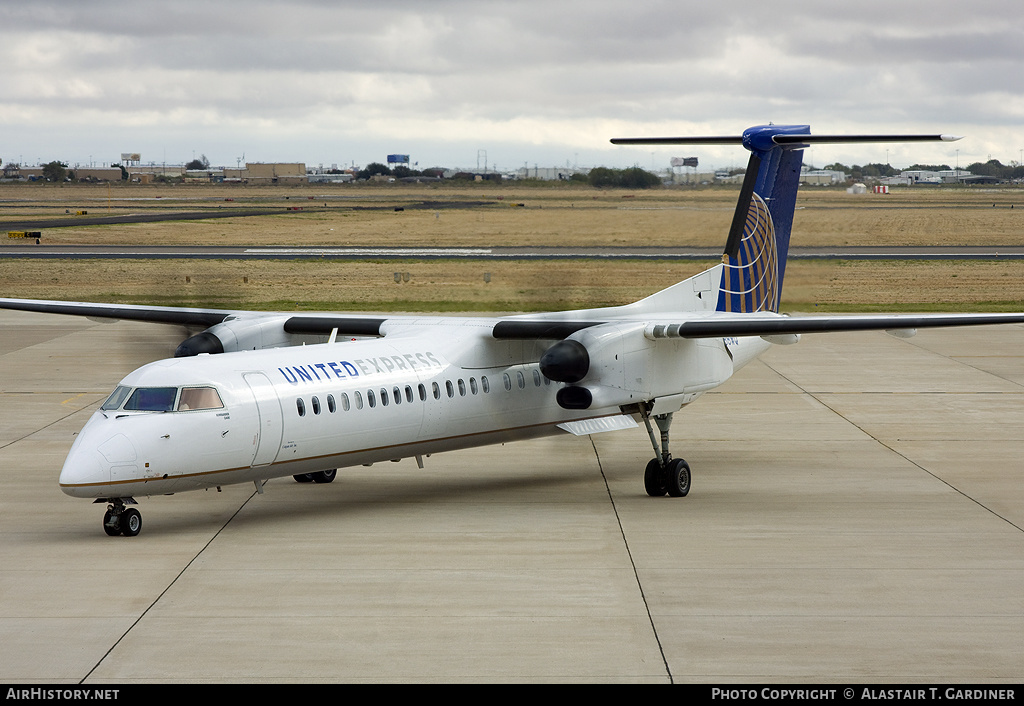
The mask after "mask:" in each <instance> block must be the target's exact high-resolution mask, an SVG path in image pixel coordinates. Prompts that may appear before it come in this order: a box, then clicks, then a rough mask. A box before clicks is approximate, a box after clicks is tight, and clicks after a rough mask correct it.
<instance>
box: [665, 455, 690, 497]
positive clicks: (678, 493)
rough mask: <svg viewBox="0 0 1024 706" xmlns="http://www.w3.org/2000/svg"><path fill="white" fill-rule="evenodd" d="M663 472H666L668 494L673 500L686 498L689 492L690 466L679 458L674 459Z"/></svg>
mask: <svg viewBox="0 0 1024 706" xmlns="http://www.w3.org/2000/svg"><path fill="white" fill-rule="evenodd" d="M665 470H666V471H668V479H667V480H668V494H669V495H671V496H672V497H673V498H682V497H686V494H687V493H689V492H690V465H689V464H688V463H686V461H684V460H683V459H681V458H674V459H672V460H671V461H670V462H669V464H668V467H667V468H666V469H665Z"/></svg>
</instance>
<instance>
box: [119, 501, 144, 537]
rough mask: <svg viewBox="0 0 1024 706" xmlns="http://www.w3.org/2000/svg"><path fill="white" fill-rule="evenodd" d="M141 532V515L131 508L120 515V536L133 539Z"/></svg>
mask: <svg viewBox="0 0 1024 706" xmlns="http://www.w3.org/2000/svg"><path fill="white" fill-rule="evenodd" d="M141 531H142V513H140V512H139V511H138V510H136V509H135V508H133V507H130V508H128V509H127V510H125V511H124V512H122V513H121V534H123V535H124V536H125V537H134V536H136V535H138V533H139V532H141Z"/></svg>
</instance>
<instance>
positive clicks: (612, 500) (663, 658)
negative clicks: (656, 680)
mask: <svg viewBox="0 0 1024 706" xmlns="http://www.w3.org/2000/svg"><path fill="white" fill-rule="evenodd" d="M589 439H590V447H591V448H592V449H594V459H595V460H596V461H597V468H598V470H599V471H600V472H601V480H603V481H604V489H605V492H607V493H608V501H609V503H610V504H611V507H612V512H613V513H615V522H616V523H617V524H618V525H619V533H620V534H621V535H622V545H623V547H624V548H625V550H626V556H628V557H629V565H630V567H632V569H633V577H634V578H635V579H636V587H637V589H638V590H639V591H640V599H641V600H642V601H643V602H644V610H646V611H647V619H648V621H650V624H651V632H652V634H653V635H654V641H655V642H656V643H658V652H659V653H660V654H661V661H662V663H663V664H664V665H665V674H666V675H667V676H668V681H669V683H670V684H674V683H675V680H674V679H673V678H672V669H671V667H669V664H668V658H667V657H666V656H665V647H664V646H663V645H662V644H661V636H660V635H658V626H657V625H656V624H655V622H654V616H653V615H651V606H650V605H649V604H648V602H647V594H646V593H644V585H643V582H642V581H641V580H640V572H639V571H638V570H637V568H636V562H635V561H634V560H633V552H631V551H630V549H629V540H628V539H627V538H626V530H625V528H623V526H622V518H621V517H619V508H618V507H616V505H615V496H614V495H613V494H612V489H611V486H610V485H609V483H608V476H606V475H605V472H604V466H603V465H602V464H601V454H600V453H599V452H598V450H597V444H595V443H594V437H593V435H590V437H589Z"/></svg>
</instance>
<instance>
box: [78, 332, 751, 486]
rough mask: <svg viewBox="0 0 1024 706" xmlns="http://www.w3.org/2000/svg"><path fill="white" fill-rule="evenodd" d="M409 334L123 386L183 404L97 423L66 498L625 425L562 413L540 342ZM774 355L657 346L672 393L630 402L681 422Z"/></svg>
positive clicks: (276, 353)
mask: <svg viewBox="0 0 1024 706" xmlns="http://www.w3.org/2000/svg"><path fill="white" fill-rule="evenodd" d="M449 321H450V320H449ZM415 323H416V322H411V324H410V325H408V326H407V328H406V329H405V330H403V331H396V332H392V333H389V335H388V337H387V338H381V339H361V340H355V341H344V342H334V343H327V344H319V345H309V346H297V347H289V348H275V349H267V350H256V351H243V352H235V353H225V354H220V355H200V356H197V357H192V358H178V359H168V360H162V361H157V362H155V363H151V364H149V365H146V366H144V367H142V368H139V369H138V370H136V371H134V372H133V373H131V374H130V375H128V376H127V377H126V378H125V379H124V380H123V381H122V383H121V386H122V387H123V388H124V389H125V390H126V391H127V390H129V389H130V390H157V391H164V392H166V393H167V394H169V395H170V399H172V400H173V399H175V393H176V394H177V398H176V399H177V400H178V402H177V403H171V404H173V405H174V406H172V407H171V408H169V409H166V410H165V411H154V410H152V409H138V408H135V409H126V408H125V407H126V406H128V405H125V404H121V406H118V407H113V408H108V409H101V410H100V411H97V412H96V413H94V414H93V416H92V418H91V419H90V420H89V422H88V423H87V424H86V426H85V428H84V429H83V430H82V432H81V433H80V434H79V436H78V438H77V439H76V441H75V443H74V445H73V447H72V449H71V451H70V453H69V454H68V458H67V460H66V462H65V464H64V467H63V470H62V471H61V476H60V485H61V489H62V490H63V491H64V492H65V493H67V494H68V495H72V496H76V497H87V498H116V497H131V496H136V495H159V494H166V493H176V492H181V491H185V490H195V489H201V488H209V487H214V486H220V485H228V484H232V483H241V482H251V481H263V480H266V479H269V478H275V477H282V476H288V475H297V474H302V473H310V472H316V471H322V470H328V469H333V468H342V467H346V466H354V465H360V464H370V463H375V462H379V461H387V460H397V459H401V458H409V457H413V456H421V455H427V454H432V453H437V452H440V451H448V450H453V449H459V448H467V447H472V446H482V445H487V444H493V443H500V442H504V441H510V440H516V439H527V438H532V437H539V436H544V435H549V434H559V433H565V432H563V431H562V430H561V429H560V428H559V427H558V425H559V424H564V423H566V422H572V421H578V420H586V419H595V418H602V417H618V416H620V415H621V414H622V411H621V409H620V404H621V402H620V403H618V404H615V405H610V406H605V407H601V408H595V409H586V410H567V409H563V408H561V407H560V406H558V404H556V402H555V394H556V392H557V390H558V389H559V387H561V386H562V384H561V383H554V382H551V381H550V380H548V379H547V378H545V377H544V376H543V375H542V374H541V373H540V370H539V366H538V363H537V361H538V360H539V357H540V354H541V353H542V352H543V350H544V347H543V346H542V345H540V344H539V343H538V342H534V341H496V340H494V339H493V338H491V337H490V335H489V328H488V327H487V326H483V325H481V326H479V327H478V326H474V325H473V320H471V319H470V320H462V321H461V322H459V323H458V324H447V325H443V324H439V322H438V320H431V321H429V322H424V325H423V326H419V327H418V326H416V325H415ZM768 345H769V344H767V343H765V342H764V341H762V340H761V339H757V338H754V339H735V340H733V341H729V342H728V352H726V345H725V343H724V342H723V341H721V340H720V339H715V340H714V341H713V342H712V343H710V344H709V343H708V342H707V341H686V340H680V341H676V342H673V343H672V345H669V346H666V345H665V343H664V342H662V343H661V345H660V346H658V347H657V350H658V351H659V353H662V352H663V353H662V354H661V355H656V356H654V358H657V359H660V358H664V359H665V364H666V365H670V366H671V368H670V369H668V370H669V371H670V372H669V373H667V374H666V373H665V372H663V371H658V374H657V375H655V376H653V377H658V378H660V379H661V381H662V383H663V385H664V388H663V389H660V390H638V391H636V394H635V396H636V399H637V401H640V400H650V399H653V398H656V397H664V396H669V397H671V399H672V400H673V401H674V402H675V408H676V409H678V407H679V406H681V405H683V404H687V403H689V402H690V401H692V400H693V399H695V398H696V397H697V396H699V395H700V394H701V393H702V392H704V391H705V390H707V389H710V388H712V387H714V386H716V385H718V384H721V382H723V381H724V380H725V379H727V378H728V377H729V375H731V373H732V370H733V365H732V364H731V362H730V364H729V365H728V366H725V367H723V365H722V363H721V359H723V358H724V357H725V358H726V359H727V360H728V359H731V360H733V361H734V362H735V363H736V365H735V367H739V365H740V364H741V363H742V362H745V361H746V360H749V359H750V358H752V357H754V356H755V355H756V354H757V353H759V352H760V351H761V350H763V349H765V348H767V347H768ZM651 349H652V350H655V347H654V346H653V344H652V345H651ZM650 357H651V356H650V355H647V356H645V357H644V359H645V360H646V359H647V358H650ZM705 358H707V359H708V362H705ZM741 358H742V360H741ZM676 371H678V374H676ZM708 371H710V372H708ZM641 372H643V371H641ZM647 372H651V371H650V370H648V371H647ZM210 388H213V389H215V390H216V392H217V393H218V396H219V400H218V403H220V406H214V407H210V408H203V409H194V408H189V407H188V405H187V404H184V402H185V398H186V395H185V393H183V392H182V391H183V390H187V391H195V390H197V389H199V390H208V389H210ZM119 389H120V388H119ZM626 394H627V396H630V397H632V396H633V393H632V392H629V391H627V392H626ZM133 399H134V398H133ZM107 406H109V403H108V405H107Z"/></svg>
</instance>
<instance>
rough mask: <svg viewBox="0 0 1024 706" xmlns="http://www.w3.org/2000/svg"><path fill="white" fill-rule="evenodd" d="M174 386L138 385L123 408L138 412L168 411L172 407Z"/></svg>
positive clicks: (174, 393)
mask: <svg viewBox="0 0 1024 706" xmlns="http://www.w3.org/2000/svg"><path fill="white" fill-rule="evenodd" d="M177 396H178V388H176V387H138V388H136V389H135V392H133V393H132V395H131V397H129V398H128V401H127V402H125V405H124V408H125V409H131V410H138V411H140V412H170V411H171V410H172V409H174V398H175V397H177Z"/></svg>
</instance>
